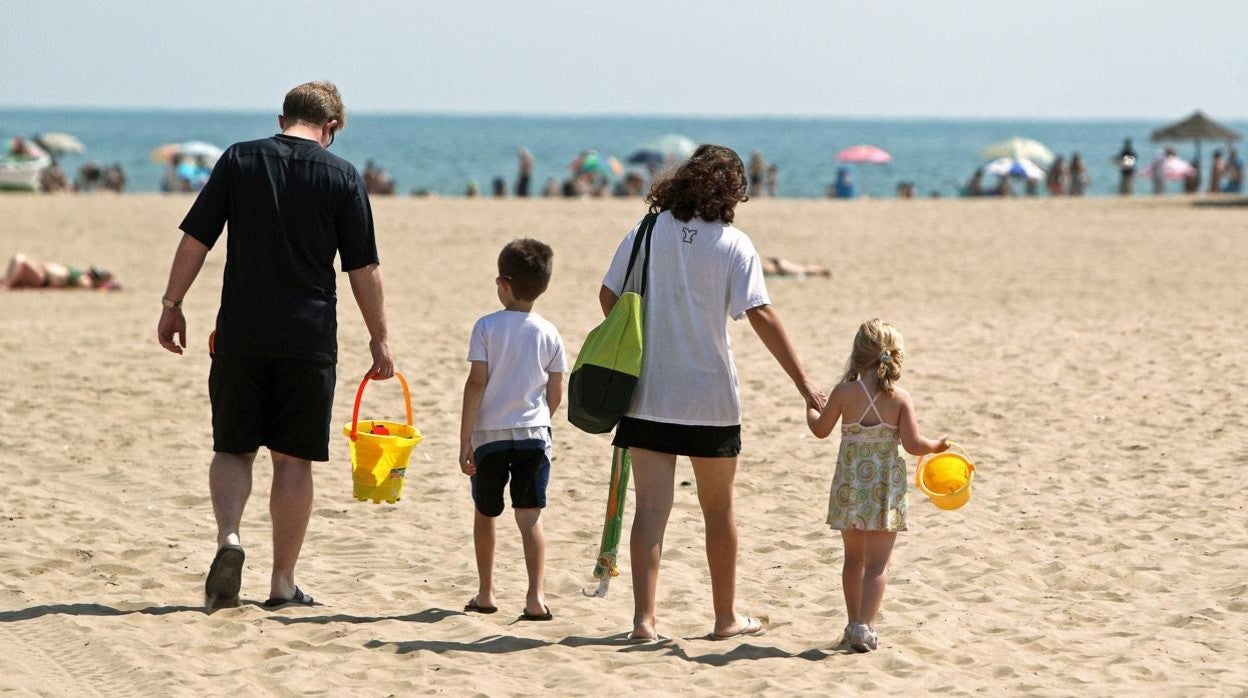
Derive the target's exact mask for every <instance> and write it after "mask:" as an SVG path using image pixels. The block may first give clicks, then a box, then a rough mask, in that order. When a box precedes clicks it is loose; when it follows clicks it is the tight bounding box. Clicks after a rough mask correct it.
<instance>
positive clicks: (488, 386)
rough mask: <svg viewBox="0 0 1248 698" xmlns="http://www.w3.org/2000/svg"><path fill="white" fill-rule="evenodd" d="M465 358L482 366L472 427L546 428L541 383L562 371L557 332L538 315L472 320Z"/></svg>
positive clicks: (505, 314) (547, 409) (564, 367)
mask: <svg viewBox="0 0 1248 698" xmlns="http://www.w3.org/2000/svg"><path fill="white" fill-rule="evenodd" d="M468 360H469V361H484V362H485V364H486V373H485V375H486V379H485V394H484V395H483V396H482V397H481V407H480V408H478V410H477V423H476V427H475V428H476V430H479V431H480V430H486V429H516V428H520V427H548V426H551V424H550V406H549V405H547V404H546V381H547V380H548V379H549V374H551V373H567V371H568V366H567V360H566V359H565V358H564V352H563V338H562V337H560V336H559V330H557V329H555V326H554V325H552V324H550V322H549V321H548V320H546V318H544V317H542V316H541V315H538V314H537V313H523V312H519V311H515V310H500V311H498V312H496V313H490V314H489V315H486V316H485V317H483V318H481V319H480V320H477V324H476V325H474V326H473V328H472V339H471V341H470V342H469V345H468Z"/></svg>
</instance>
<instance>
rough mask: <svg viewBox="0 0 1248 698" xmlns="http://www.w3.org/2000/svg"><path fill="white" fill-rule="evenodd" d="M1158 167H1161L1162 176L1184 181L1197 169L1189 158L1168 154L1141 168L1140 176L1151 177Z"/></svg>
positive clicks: (1171, 179)
mask: <svg viewBox="0 0 1248 698" xmlns="http://www.w3.org/2000/svg"><path fill="white" fill-rule="evenodd" d="M1158 167H1160V168H1161V176H1162V177H1163V178H1164V179H1168V180H1170V181H1182V180H1184V179H1187V178H1188V176H1190V175H1191V174H1192V173H1193V172H1195V171H1196V168H1195V167H1194V166H1193V165H1192V163H1190V162H1188V161H1187V160H1184V159H1183V158H1181V157H1179V156H1177V155H1167V156H1166V157H1165V158H1159V159H1157V160H1153V161H1152V162H1150V163H1148V165H1147V166H1146V167H1145V168H1144V169H1142V170H1140V177H1142V178H1145V179H1147V178H1151V177H1152V176H1153V173H1154V172H1156V171H1157V168H1158Z"/></svg>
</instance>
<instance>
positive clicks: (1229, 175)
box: [1222, 148, 1244, 194]
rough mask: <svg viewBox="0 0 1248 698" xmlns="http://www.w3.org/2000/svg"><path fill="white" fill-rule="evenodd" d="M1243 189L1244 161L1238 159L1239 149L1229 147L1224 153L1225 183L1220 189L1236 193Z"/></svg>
mask: <svg viewBox="0 0 1248 698" xmlns="http://www.w3.org/2000/svg"><path fill="white" fill-rule="evenodd" d="M1243 190H1244V161H1243V160H1241V159H1239V151H1237V150H1235V149H1234V148H1231V149H1230V151H1228V152H1227V154H1226V185H1225V186H1223V187H1222V191H1224V192H1226V193H1228V194H1238V193H1240V192H1242V191H1243Z"/></svg>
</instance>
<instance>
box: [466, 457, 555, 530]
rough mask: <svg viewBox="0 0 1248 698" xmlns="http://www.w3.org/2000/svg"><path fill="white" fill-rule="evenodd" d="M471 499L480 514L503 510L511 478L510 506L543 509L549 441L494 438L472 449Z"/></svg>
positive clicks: (548, 470) (548, 461)
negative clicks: (474, 471)
mask: <svg viewBox="0 0 1248 698" xmlns="http://www.w3.org/2000/svg"><path fill="white" fill-rule="evenodd" d="M472 459H473V462H475V463H476V465H477V474H476V475H473V476H472V501H473V503H474V504H475V505H476V507H477V511H479V512H481V514H482V515H483V516H489V517H491V518H492V517H495V516H498V515H499V514H502V513H503V488H504V487H506V486H507V479H508V478H509V477H510V479H511V508H512V509H545V508H546V485H547V483H548V482H550V443H549V442H546V443H542V442H541V441H538V440H533V441H494V442H491V443H488V444H483V445H482V446H481V447H480V448H478V449H476V450H475V451H473V456H472Z"/></svg>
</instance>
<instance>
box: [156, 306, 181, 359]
mask: <svg viewBox="0 0 1248 698" xmlns="http://www.w3.org/2000/svg"><path fill="white" fill-rule="evenodd" d="M174 337H177V340H176V341H175V340H174ZM156 341H158V342H160V346H162V347H164V348H165V349H166V350H167V351H171V352H173V353H174V354H181V353H182V350H183V349H185V348H186V316H185V315H183V314H182V309H181V308H173V309H169V308H165V309H164V310H162V311H161V312H160V321H159V322H158V323H156Z"/></svg>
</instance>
